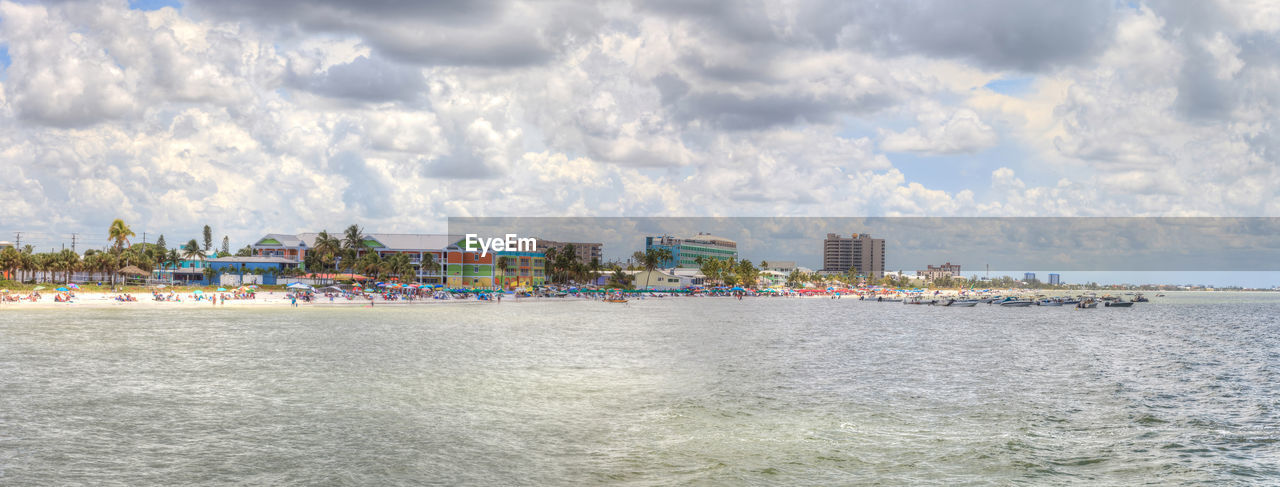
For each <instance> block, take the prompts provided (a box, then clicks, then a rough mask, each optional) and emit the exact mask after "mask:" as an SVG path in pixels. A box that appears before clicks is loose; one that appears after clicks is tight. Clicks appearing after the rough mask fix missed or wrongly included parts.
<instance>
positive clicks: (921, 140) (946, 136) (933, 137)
mask: <svg viewBox="0 0 1280 487" xmlns="http://www.w3.org/2000/svg"><path fill="white" fill-rule="evenodd" d="M916 120H917V121H918V122H919V125H918V126H916V127H911V128H909V129H907V130H905V131H903V132H893V131H889V130H883V129H882V130H880V148H881V149H883V150H886V151H891V152H923V153H927V154H958V153H974V152H978V151H981V150H983V149H988V148H991V147H993V146H995V145H996V143H997V142H999V137H998V136H997V135H996V131H995V129H993V128H991V126H990V125H987V124H986V123H983V121H982V119H981V118H979V117H978V113H977V112H975V111H973V110H970V109H967V108H961V109H957V110H954V111H951V112H950V113H947V112H946V111H945V110H943V109H942V108H941V107H938V106H934V107H930V108H928V109H926V111H925V112H923V113H920V114H919V115H917V116H916Z"/></svg>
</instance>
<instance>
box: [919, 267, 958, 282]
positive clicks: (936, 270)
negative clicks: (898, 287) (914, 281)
mask: <svg viewBox="0 0 1280 487" xmlns="http://www.w3.org/2000/svg"><path fill="white" fill-rule="evenodd" d="M916 277H923V278H924V280H926V281H933V280H936V279H940V278H942V277H960V264H952V263H950V262H947V263H946V264H942V265H930V266H926V268H925V270H922V271H916Z"/></svg>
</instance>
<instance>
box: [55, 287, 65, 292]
mask: <svg viewBox="0 0 1280 487" xmlns="http://www.w3.org/2000/svg"><path fill="white" fill-rule="evenodd" d="M54 291H58V292H60V293H65V292H67V291H68V289H67V288H65V287H60V288H57V289H54Z"/></svg>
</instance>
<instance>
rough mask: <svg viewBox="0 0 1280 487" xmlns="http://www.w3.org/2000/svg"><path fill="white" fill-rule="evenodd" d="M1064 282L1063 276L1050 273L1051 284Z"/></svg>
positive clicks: (1055, 284)
mask: <svg viewBox="0 0 1280 487" xmlns="http://www.w3.org/2000/svg"><path fill="white" fill-rule="evenodd" d="M1059 284H1062V276H1060V275H1058V274H1049V285H1051V286H1057V285H1059Z"/></svg>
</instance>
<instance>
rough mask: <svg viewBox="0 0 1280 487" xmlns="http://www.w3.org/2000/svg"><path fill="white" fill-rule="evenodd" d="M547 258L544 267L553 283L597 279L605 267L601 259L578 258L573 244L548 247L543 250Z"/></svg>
mask: <svg viewBox="0 0 1280 487" xmlns="http://www.w3.org/2000/svg"><path fill="white" fill-rule="evenodd" d="M543 254H544V256H545V260H544V261H543V267H544V270H545V272H546V278H547V282H551V283H568V282H587V281H590V280H592V279H595V277H596V276H597V275H599V273H600V270H601V269H603V267H602V266H601V265H600V259H596V258H592V259H591V262H589V263H585V264H584V263H583V262H582V261H580V260H578V252H577V251H576V250H574V248H573V246H572V245H566V246H564V247H560V248H557V247H548V248H547V249H546V250H544V251H543ZM499 268H500V269H502V270H503V271H504V272H505V270H506V266H505V265H500V266H499Z"/></svg>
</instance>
